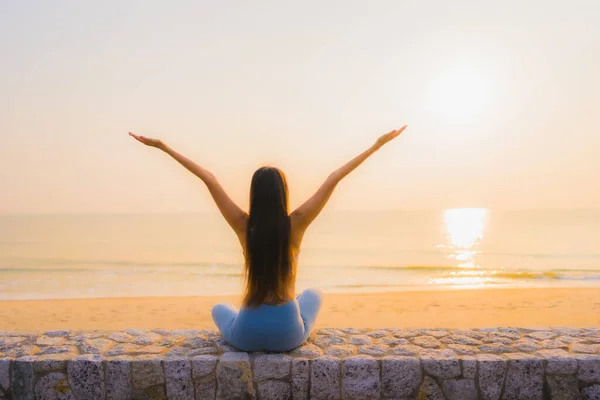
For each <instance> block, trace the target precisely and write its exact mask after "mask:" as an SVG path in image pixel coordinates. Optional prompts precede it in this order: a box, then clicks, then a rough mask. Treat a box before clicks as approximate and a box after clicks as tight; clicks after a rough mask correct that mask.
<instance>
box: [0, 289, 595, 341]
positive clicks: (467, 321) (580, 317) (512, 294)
mask: <svg viewBox="0 0 600 400" xmlns="http://www.w3.org/2000/svg"><path fill="white" fill-rule="evenodd" d="M598 293H599V292H598V289H594V288H590V289H574V288H565V289H562V288H557V289H554V288H553V289H475V290H460V291H459V290H448V291H422V292H396V293H368V294H367V293H364V294H326V295H325V297H324V303H323V308H322V310H321V313H320V315H319V318H318V320H317V327H320V328H325V327H357V328H380V327H431V328H476V327H493V326H524V327H537V326H571V327H590V326H600V296H599V295H598ZM219 302H230V303H233V304H236V303H238V302H239V298H236V297H146V298H103V299H73V300H31V301H30V300H21V301H0V330H5V331H42V330H52V329H110V330H116V329H124V328H146V329H154V328H163V329H214V328H215V326H214V324H213V322H212V318H211V308H212V306H213V305H214V304H217V303H219Z"/></svg>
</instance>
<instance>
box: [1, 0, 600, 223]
mask: <svg viewBox="0 0 600 400" xmlns="http://www.w3.org/2000/svg"><path fill="white" fill-rule="evenodd" d="M599 20H600V2H598V1H596V0H590V1H578V0H575V1H551V0H545V1H538V0H534V1H533V0H532V1H527V2H523V1H512V0H511V1H503V2H491V1H479V0H473V1H452V2H448V1H445V0H443V1H442V0H439V1H398V0H393V1H383V0H382V1H376V2H367V1H302V2H288V1H259V2H245V1H227V2H212V1H210V2H209V1H173V2H167V1H150V0H143V1H142V0H139V1H136V0H130V1H113V0H111V1H103V2H81V1H78V0H70V1H64V0H56V1H52V2H48V1H41V0H40V1H34V0H31V1H3V2H0V54H1V62H0V139H1V141H0V213H9V214H10V213H71V212H73V213H88V212H92V213H96V212H98V213H104V212H142V213H153V212H190V211H208V210H214V205H213V204H212V201H211V199H210V196H209V194H208V192H207V190H206V189H205V188H204V187H203V184H202V182H200V181H199V180H198V179H197V178H195V177H193V176H192V175H191V174H189V173H187V172H186V171H185V170H183V169H182V168H181V167H180V166H178V165H177V164H176V163H175V162H174V161H173V160H170V159H169V158H168V156H166V155H165V154H161V153H160V152H159V151H156V150H154V149H150V148H146V147H144V146H143V145H141V144H139V143H137V142H135V141H134V140H133V139H131V138H129V137H128V136H127V132H128V131H134V132H136V133H140V134H143V135H146V136H155V137H159V138H160V139H162V140H163V141H165V142H166V143H167V144H169V145H170V146H171V147H173V148H175V149H176V150H178V151H180V152H182V153H183V154H185V155H187V156H189V157H191V158H193V159H194V160H196V161H197V162H198V163H199V164H201V165H202V166H204V167H205V168H207V169H208V170H210V171H211V172H213V173H214V174H215V175H216V176H217V178H219V180H220V181H221V183H222V184H223V186H224V187H225V188H226V190H227V191H228V192H229V193H230V195H231V197H232V198H233V199H234V200H235V201H237V202H238V203H239V204H240V205H241V206H242V207H244V208H246V207H247V205H248V191H249V186H250V178H251V176H252V173H253V171H254V170H255V169H256V168H257V167H259V166H261V165H264V164H269V165H275V166H278V167H280V168H282V169H283V170H284V171H285V172H286V174H287V178H288V182H289V184H290V196H291V203H292V207H295V206H297V205H299V204H300V203H301V202H302V201H304V200H305V199H306V198H308V197H309V196H310V195H311V194H312V193H313V191H314V190H316V189H317V188H318V186H319V185H320V184H321V182H322V181H323V180H324V179H325V178H326V177H327V176H328V175H329V174H330V173H331V172H332V171H333V170H335V169H336V168H338V167H340V166H341V165H342V164H343V163H345V162H346V161H348V160H349V159H351V158H352V157H354V156H355V155H357V154H358V153H360V152H362V151H363V150H365V149H366V148H368V147H369V146H370V145H371V144H372V143H373V142H374V141H375V140H376V138H377V137H378V136H379V135H380V134H383V133H385V132H387V131H389V130H391V129H395V128H398V127H400V126H402V125H405V124H407V125H408V129H407V130H406V131H405V133H403V134H402V135H401V136H400V137H399V138H398V139H396V140H395V141H394V142H392V143H390V144H388V145H387V146H386V147H384V148H383V149H381V150H380V151H379V152H378V153H376V154H375V155H373V156H372V158H371V159H369V160H367V161H366V162H365V164H364V165H362V166H361V167H359V169H357V170H356V171H355V172H354V173H352V175H350V176H349V177H347V178H346V179H345V180H344V182H342V183H341V184H340V185H339V186H338V188H337V189H336V193H335V194H334V196H333V197H332V199H331V202H330V206H329V207H330V208H332V209H337V210H389V209H398V210H399V209H446V208H456V207H485V208H490V209H582V208H597V207H598V205H599V204H600V176H599V174H600V130H599V128H598V123H597V118H595V117H597V116H598V115H599V114H598V110H599V109H600V75H599V74H598V71H600V24H598V21H599Z"/></svg>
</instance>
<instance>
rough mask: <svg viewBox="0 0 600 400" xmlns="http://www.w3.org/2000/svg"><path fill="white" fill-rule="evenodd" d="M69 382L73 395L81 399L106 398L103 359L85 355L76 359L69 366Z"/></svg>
mask: <svg viewBox="0 0 600 400" xmlns="http://www.w3.org/2000/svg"><path fill="white" fill-rule="evenodd" d="M68 373H69V382H70V383H71V388H72V390H73V393H74V394H75V396H76V397H77V398H81V399H89V400H95V399H103V398H104V370H103V368H102V357H101V356H98V355H84V356H79V357H77V358H74V359H73V360H72V361H71V362H69V366H68Z"/></svg>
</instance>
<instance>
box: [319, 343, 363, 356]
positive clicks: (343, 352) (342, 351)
mask: <svg viewBox="0 0 600 400" xmlns="http://www.w3.org/2000/svg"><path fill="white" fill-rule="evenodd" d="M325 354H327V355H328V356H334V357H347V356H351V355H354V354H356V346H353V345H350V344H338V345H333V346H329V347H327V348H325Z"/></svg>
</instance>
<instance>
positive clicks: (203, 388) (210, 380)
mask: <svg viewBox="0 0 600 400" xmlns="http://www.w3.org/2000/svg"><path fill="white" fill-rule="evenodd" d="M218 361H219V359H218V358H217V357H215V356H212V355H199V356H195V357H194V358H192V380H193V381H194V388H195V391H196V399H198V400H200V399H214V398H215V395H216V391H217V380H216V376H215V370H216V368H217V363H218Z"/></svg>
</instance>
